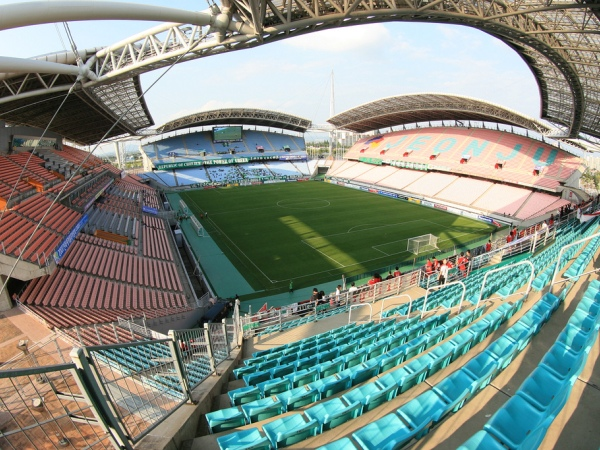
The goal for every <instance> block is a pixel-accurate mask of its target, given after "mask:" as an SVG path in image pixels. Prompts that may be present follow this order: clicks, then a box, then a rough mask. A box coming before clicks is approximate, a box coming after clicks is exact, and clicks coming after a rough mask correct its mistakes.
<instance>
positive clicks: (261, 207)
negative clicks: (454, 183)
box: [180, 181, 495, 291]
mask: <svg viewBox="0 0 600 450" xmlns="http://www.w3.org/2000/svg"><path fill="white" fill-rule="evenodd" d="M180 196H181V198H182V199H183V200H184V201H185V202H186V203H187V205H188V207H189V208H190V210H191V212H192V213H193V214H194V215H196V217H198V218H200V215H201V214H206V213H208V218H204V219H203V220H202V224H203V226H204V227H205V229H206V231H207V232H208V233H209V234H210V236H211V237H212V238H213V239H214V240H215V242H216V243H217V244H218V245H219V247H220V248H221V251H223V253H224V254H225V255H226V256H227V257H228V258H229V259H230V261H231V262H232V263H233V264H234V266H235V267H236V268H237V269H238V271H239V272H240V273H241V274H242V275H243V276H244V278H245V279H246V281H247V282H248V283H249V284H250V285H251V286H252V288H253V289H255V290H257V291H264V290H266V291H281V290H284V289H287V287H288V285H289V282H290V280H293V282H294V287H295V288H300V287H306V286H310V285H316V284H317V283H319V282H326V281H332V280H336V279H340V278H341V276H342V274H344V275H345V276H346V277H348V276H352V275H358V274H362V273H365V272H369V271H375V270H377V269H379V268H382V267H387V266H389V265H397V264H400V265H406V264H411V263H412V262H413V258H414V256H415V255H413V254H411V253H409V252H408V251H407V240H408V238H411V237H416V236H420V235H424V234H427V233H431V234H434V235H435V236H437V237H438V243H437V246H438V248H440V249H442V250H443V249H444V248H453V247H454V246H455V245H459V244H461V243H464V242H468V241H472V240H474V239H477V238H485V236H487V235H489V234H490V233H491V232H492V231H494V230H495V227H493V226H491V225H488V224H486V223H483V222H479V221H476V220H472V219H469V218H466V217H462V216H456V215H454V214H450V213H446V212H443V211H439V210H436V209H433V208H427V207H423V206H419V205H416V204H413V203H409V202H406V201H401V200H397V199H391V198H387V197H382V196H379V195H375V194H372V193H368V192H363V191H359V190H355V189H348V188H344V187H340V186H336V185H332V184H329V183H324V182H313V181H311V182H302V183H301V182H298V183H278V184H265V185H256V186H247V187H232V188H220V189H208V190H198V191H189V192H185V193H181V194H180Z"/></svg>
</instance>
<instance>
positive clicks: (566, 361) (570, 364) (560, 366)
mask: <svg viewBox="0 0 600 450" xmlns="http://www.w3.org/2000/svg"><path fill="white" fill-rule="evenodd" d="M586 357H587V354H586V353H585V352H580V353H575V352H574V351H572V350H570V349H569V348H567V347H565V346H564V345H562V344H560V343H555V344H554V345H553V346H552V347H550V350H548V351H547V352H546V354H545V355H544V357H543V358H542V360H541V361H540V364H539V365H540V366H544V367H546V368H547V369H548V370H549V371H550V372H552V373H553V374H554V375H556V376H557V377H558V378H560V379H561V380H566V379H567V378H570V377H572V376H573V375H576V374H577V373H579V371H580V370H581V366H582V364H583V362H584V361H585V359H586Z"/></svg>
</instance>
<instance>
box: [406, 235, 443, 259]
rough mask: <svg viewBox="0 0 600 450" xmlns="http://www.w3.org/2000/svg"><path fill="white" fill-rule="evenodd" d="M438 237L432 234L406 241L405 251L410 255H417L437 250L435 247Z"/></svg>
mask: <svg viewBox="0 0 600 450" xmlns="http://www.w3.org/2000/svg"><path fill="white" fill-rule="evenodd" d="M437 241H438V237H437V236H435V235H433V234H424V235H422V236H416V237H412V238H409V239H408V245H407V248H406V250H407V251H409V252H410V253H413V254H415V255H418V254H419V253H423V252H431V251H434V250H439V249H438V247H437Z"/></svg>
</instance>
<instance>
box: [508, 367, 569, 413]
mask: <svg viewBox="0 0 600 450" xmlns="http://www.w3.org/2000/svg"><path fill="white" fill-rule="evenodd" d="M574 381H575V377H571V378H570V379H568V380H561V379H560V378H558V377H556V375H554V374H553V373H552V372H550V371H549V370H548V369H546V368H545V367H544V366H539V367H537V368H536V369H535V370H534V371H533V372H532V373H531V374H530V375H529V376H528V377H527V378H526V379H525V381H523V384H521V386H520V387H519V390H518V391H517V395H520V396H521V397H523V398H525V399H526V400H527V401H528V402H529V403H531V404H532V405H533V406H535V407H536V408H537V409H538V410H540V411H543V412H545V413H546V414H547V415H551V414H554V413H555V412H557V411H559V410H560V409H561V408H562V407H563V406H564V404H565V402H566V401H567V398H568V396H569V394H570V393H571V389H572V387H573V383H574Z"/></svg>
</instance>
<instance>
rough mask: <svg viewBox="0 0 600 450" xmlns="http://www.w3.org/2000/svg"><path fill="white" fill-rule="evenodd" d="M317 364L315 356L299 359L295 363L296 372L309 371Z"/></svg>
mask: <svg viewBox="0 0 600 450" xmlns="http://www.w3.org/2000/svg"><path fill="white" fill-rule="evenodd" d="M318 363H319V357H318V356H317V355H316V354H315V355H311V356H307V357H304V358H300V359H298V360H297V361H296V363H295V364H296V371H297V372H299V371H301V370H304V369H310V368H312V367H314V366H316V365H317V364H318Z"/></svg>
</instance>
